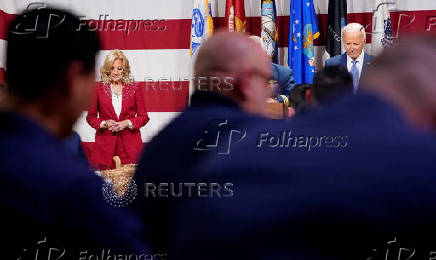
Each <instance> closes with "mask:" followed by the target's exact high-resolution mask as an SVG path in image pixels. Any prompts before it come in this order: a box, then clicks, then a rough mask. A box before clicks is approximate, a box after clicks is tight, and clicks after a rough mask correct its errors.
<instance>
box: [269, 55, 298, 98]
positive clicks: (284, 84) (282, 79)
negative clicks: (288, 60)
mask: <svg viewBox="0 0 436 260" xmlns="http://www.w3.org/2000/svg"><path fill="white" fill-rule="evenodd" d="M272 72H273V79H274V80H276V81H277V83H278V85H279V88H278V89H277V90H276V93H274V94H275V96H276V97H277V100H278V101H279V102H284V97H283V96H285V97H286V98H287V99H289V95H290V94H291V90H292V89H293V88H294V87H295V80H294V74H293V72H292V70H291V69H290V68H288V67H285V66H282V65H279V64H276V63H272Z"/></svg>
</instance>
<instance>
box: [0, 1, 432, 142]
mask: <svg viewBox="0 0 436 260" xmlns="http://www.w3.org/2000/svg"><path fill="white" fill-rule="evenodd" d="M392 1H394V2H398V3H397V4H396V5H395V6H392V7H391V17H392V22H393V30H394V36H395V35H397V32H398V34H399V36H400V37H401V35H402V34H403V33H404V32H409V31H426V30H430V31H436V18H435V17H436V1H435V0H419V1H416V0H401V1H400V0H391V1H389V2H392ZM45 2H46V3H47V4H48V5H52V6H55V7H61V8H64V9H68V10H70V11H72V12H74V13H75V14H77V15H80V16H82V17H83V19H86V20H99V19H104V16H105V15H107V16H106V19H107V20H108V19H114V20H116V19H121V20H123V21H125V22H126V23H128V22H129V21H132V22H131V23H132V24H133V22H134V20H165V21H164V22H163V24H164V25H165V30H164V31H146V30H145V29H141V30H136V31H133V32H132V31H130V32H129V34H127V33H126V31H111V30H109V31H103V32H100V35H101V38H102V42H103V50H102V51H100V53H99V54H98V58H97V66H96V69H97V72H98V71H99V68H100V66H101V65H102V62H103V58H104V56H105V55H106V54H107V53H108V51H109V50H112V49H121V50H123V51H124V52H125V54H126V56H127V57H128V59H129V60H130V64H131V68H132V76H133V77H134V78H135V80H136V82H139V83H140V84H141V85H142V86H143V87H144V93H145V97H146V102H147V109H148V111H149V116H150V118H151V120H150V122H149V123H148V124H147V125H146V126H145V127H143V128H142V129H141V133H142V139H143V142H144V143H146V142H148V141H150V139H151V138H152V137H153V136H154V135H155V134H156V133H158V132H159V131H160V130H161V129H162V128H163V127H164V126H165V125H166V124H168V122H170V121H171V120H172V119H173V118H174V117H175V116H177V115H178V114H179V113H180V111H182V109H183V108H184V107H185V106H186V105H187V104H188V100H189V80H188V79H189V78H190V77H191V76H192V64H191V63H192V61H191V58H190V57H189V47H190V46H189V43H190V31H191V17H192V7H193V5H194V0H159V1H150V0H146V1H144V0H129V1H124V2H123V1H118V0H117V1H115V0H92V1H89V0H76V1H70V0H50V1H45ZM30 3H32V1H30V0H1V2H0V82H3V81H4V69H5V55H4V50H5V47H6V43H7V42H6V25H7V24H8V23H9V21H10V20H11V19H13V17H15V15H16V14H19V13H21V12H22V10H23V9H25V8H26V7H27V6H28V4H30ZM212 3H213V4H212V13H213V16H214V17H215V18H214V25H215V27H221V26H223V25H224V16H225V0H212ZM314 3H315V10H316V12H317V14H318V27H319V28H320V33H321V36H320V37H319V39H318V40H317V41H316V42H315V53H316V57H317V68H320V67H322V63H323V56H324V53H325V51H324V46H323V45H324V40H325V31H326V30H325V28H326V24H327V10H328V0H314ZM276 5H277V15H278V29H279V57H280V58H279V60H280V63H281V64H286V63H287V52H288V50H287V49H288V48H287V45H288V34H289V6H290V0H276ZM373 8H374V7H373V1H362V0H348V22H359V23H361V24H363V25H364V26H366V28H367V31H368V32H370V31H371V27H372V26H371V23H372V11H373ZM245 12H246V16H247V27H248V28H247V29H248V31H249V32H251V33H253V34H256V35H260V21H261V18H260V1H259V0H246V1H245ZM368 35H369V37H367V38H368V39H367V42H368V44H367V46H366V50H367V51H368V52H370V50H371V46H370V45H371V37H370V33H369V34H368ZM151 79H154V80H155V81H157V80H158V79H160V85H159V86H158V85H156V84H157V83H155V85H153V83H152V82H148V83H147V80H149V81H150V80H151ZM97 80H98V79H97ZM153 86H154V88H153ZM159 88H160V89H159ZM84 118H85V113H84V114H83V115H82V117H81V118H80V119H79V120H78V122H77V124H76V126H75V129H76V130H77V132H78V133H79V134H80V136H81V138H82V141H83V142H84V145H85V147H90V146H92V143H93V142H94V130H93V129H92V128H91V127H90V126H89V125H88V124H87V123H86V120H84ZM180 138H183V137H180Z"/></svg>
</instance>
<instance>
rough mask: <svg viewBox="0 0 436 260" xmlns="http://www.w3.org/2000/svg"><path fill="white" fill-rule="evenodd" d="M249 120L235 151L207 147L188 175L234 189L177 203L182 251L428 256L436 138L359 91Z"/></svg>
mask: <svg viewBox="0 0 436 260" xmlns="http://www.w3.org/2000/svg"><path fill="white" fill-rule="evenodd" d="M246 129H247V136H246V138H245V139H244V140H243V141H241V142H240V143H238V145H237V146H235V147H234V148H233V147H232V151H231V154H230V155H231V156H228V157H210V158H209V159H210V160H208V161H205V162H203V163H202V165H201V166H200V167H199V168H198V169H196V173H192V175H191V179H190V181H191V182H203V183H210V182H215V183H226V182H228V183H233V185H234V186H233V190H234V195H233V197H230V198H216V197H215V198H181V199H179V200H178V201H177V203H174V204H173V205H172V209H171V212H172V215H171V219H170V221H169V222H168V223H169V224H170V225H171V227H172V229H171V231H170V233H167V234H166V236H167V237H171V238H172V240H171V241H169V243H168V244H167V246H168V247H169V248H170V252H174V254H176V255H177V256H178V259H386V258H385V257H386V254H387V250H389V251H388V254H389V256H388V259H398V254H399V249H400V248H404V249H407V250H408V251H407V250H404V249H403V250H402V252H401V256H400V257H399V258H400V259H407V258H408V257H409V256H410V255H411V254H412V252H413V254H415V256H416V259H426V258H428V256H429V255H430V252H431V251H432V250H433V251H434V245H435V244H434V234H435V232H436V222H435V221H434V219H435V218H436V189H435V188H434V185H435V183H436V174H435V171H434V169H435V168H436V160H435V157H434V156H435V148H434V147H435V145H436V140H435V139H434V136H426V135H423V134H421V133H417V132H415V131H414V130H412V129H410V128H409V126H408V125H406V123H405V122H403V119H402V118H401V117H400V115H399V114H398V113H397V111H396V110H395V109H394V108H392V107H391V106H390V105H388V104H386V103H384V102H383V101H381V100H380V99H378V98H377V97H375V96H370V95H363V94H360V95H359V94H358V95H356V96H355V97H352V98H348V99H346V100H343V101H340V102H338V103H337V104H335V105H333V106H332V107H330V108H328V109H325V110H319V111H312V112H311V113H310V114H308V115H306V116H304V117H300V118H298V119H295V120H294V121H290V122H273V121H269V122H258V123H253V122H251V124H250V125H246ZM283 131H291V133H292V134H293V135H294V137H293V138H294V139H289V137H288V136H285V138H283V139H282V137H281V135H282V133H283ZM295 136H297V137H298V138H297V137H295ZM299 136H301V137H299ZM265 137H266V138H265ZM261 140H264V141H262V142H261ZM265 140H266V141H265ZM288 140H289V145H287V142H288ZM295 140H297V141H296V145H295V146H294V142H295ZM260 142H261V145H260V146H259V144H260ZM309 144H311V149H309V148H308V147H309V146H308V145H309ZM155 223H158V221H157V222H155ZM149 224H153V223H149ZM160 225H163V224H162V223H160ZM369 257H372V258H369ZM412 259H414V258H412Z"/></svg>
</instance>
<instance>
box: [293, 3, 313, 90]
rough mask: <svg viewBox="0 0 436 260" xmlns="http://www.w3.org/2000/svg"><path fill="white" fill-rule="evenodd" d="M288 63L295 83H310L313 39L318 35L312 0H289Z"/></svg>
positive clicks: (311, 77) (311, 78)
mask: <svg viewBox="0 0 436 260" xmlns="http://www.w3.org/2000/svg"><path fill="white" fill-rule="evenodd" d="M290 13H291V16H290V22H289V49H288V64H289V67H290V68H291V69H292V70H293V71H294V79H295V83H296V84H302V83H309V84H311V83H312V80H313V76H314V75H315V51H314V47H313V41H314V40H315V39H316V38H318V37H319V30H318V22H317V19H316V14H315V8H314V6H313V0H291V10H290Z"/></svg>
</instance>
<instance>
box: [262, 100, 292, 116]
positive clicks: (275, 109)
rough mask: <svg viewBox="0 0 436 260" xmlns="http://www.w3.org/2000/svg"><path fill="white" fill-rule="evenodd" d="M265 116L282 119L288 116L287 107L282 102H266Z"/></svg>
mask: <svg viewBox="0 0 436 260" xmlns="http://www.w3.org/2000/svg"><path fill="white" fill-rule="evenodd" d="M267 105H268V114H267V116H268V117H269V118H272V119H284V118H287V117H288V108H287V107H286V106H285V105H284V104H283V103H268V104H267Z"/></svg>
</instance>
